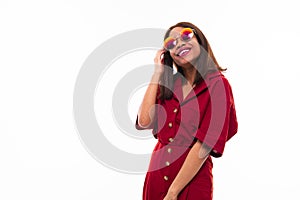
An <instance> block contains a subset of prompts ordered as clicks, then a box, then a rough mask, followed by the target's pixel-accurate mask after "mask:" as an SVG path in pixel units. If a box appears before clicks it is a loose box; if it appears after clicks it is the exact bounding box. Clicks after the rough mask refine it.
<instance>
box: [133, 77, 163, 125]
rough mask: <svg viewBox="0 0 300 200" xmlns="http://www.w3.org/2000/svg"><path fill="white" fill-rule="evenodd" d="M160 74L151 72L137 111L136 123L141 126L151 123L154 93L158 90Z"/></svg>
mask: <svg viewBox="0 0 300 200" xmlns="http://www.w3.org/2000/svg"><path fill="white" fill-rule="evenodd" d="M159 79H160V74H155V73H154V74H153V75H152V78H151V81H150V83H149V85H148V88H147V90H146V92H145V95H144V98H143V101H142V103H141V106H140V110H139V113H138V119H139V120H138V123H139V125H140V126H142V127H147V126H149V125H150V124H151V122H152V119H153V117H154V114H155V109H154V105H155V102H156V95H157V90H158V83H159Z"/></svg>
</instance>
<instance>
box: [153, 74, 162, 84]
mask: <svg viewBox="0 0 300 200" xmlns="http://www.w3.org/2000/svg"><path fill="white" fill-rule="evenodd" d="M161 75H162V73H158V72H154V73H153V74H152V78H151V82H152V83H158V82H159V81H160V77H161Z"/></svg>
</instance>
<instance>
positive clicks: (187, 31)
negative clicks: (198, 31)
mask: <svg viewBox="0 0 300 200" xmlns="http://www.w3.org/2000/svg"><path fill="white" fill-rule="evenodd" d="M180 36H181V39H182V40H183V41H188V40H190V39H192V38H193V36H194V32H193V30H192V29H191V28H184V29H182V31H181V33H180Z"/></svg>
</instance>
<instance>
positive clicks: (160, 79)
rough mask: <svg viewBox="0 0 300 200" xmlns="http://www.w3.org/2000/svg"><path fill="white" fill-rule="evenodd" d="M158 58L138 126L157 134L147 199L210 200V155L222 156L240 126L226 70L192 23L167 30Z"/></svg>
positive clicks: (149, 174) (148, 179)
mask: <svg viewBox="0 0 300 200" xmlns="http://www.w3.org/2000/svg"><path fill="white" fill-rule="evenodd" d="M154 62H155V70H154V73H153V75H152V79H151V82H150V84H149V85H148V88H147V90H146V93H145V95H144V99H143V101H142V103H141V106H140V110H139V113H138V117H137V121H136V128H137V129H153V134H154V137H155V138H157V139H158V142H157V144H156V146H155V148H154V151H153V154H152V157H151V161H150V165H149V169H148V172H147V174H146V178H145V183H144V190H143V200H183V199H185V200H186V199H189V200H194V199H195V200H196V199H197V200H198V199H199V200H200V199H201V200H211V199H212V196H213V195H212V194H213V180H212V177H213V176H212V167H213V164H212V159H211V156H213V157H220V156H222V154H223V151H224V147H225V143H226V142H227V141H228V140H229V139H230V138H231V137H232V136H233V135H235V133H236V132H237V127H238V124H237V119H236V112H235V106H234V100H233V94H232V90H231V86H230V84H229V82H228V80H227V79H226V78H225V77H224V75H223V74H222V71H225V69H222V68H221V67H220V66H219V65H218V63H217V60H216V59H215V57H214V54H213V52H212V50H211V47H210V45H209V43H208V41H207V39H206V37H205V36H204V35H203V33H202V32H201V31H200V29H199V28H198V27H196V26H195V25H194V24H192V23H189V22H180V23H178V24H176V25H174V26H172V27H170V28H169V29H168V31H167V32H166V34H165V38H164V48H163V49H161V50H158V52H157V54H156V57H155V59H154ZM174 68H175V69H174ZM175 72H177V73H175Z"/></svg>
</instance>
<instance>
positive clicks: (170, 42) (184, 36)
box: [164, 28, 194, 51]
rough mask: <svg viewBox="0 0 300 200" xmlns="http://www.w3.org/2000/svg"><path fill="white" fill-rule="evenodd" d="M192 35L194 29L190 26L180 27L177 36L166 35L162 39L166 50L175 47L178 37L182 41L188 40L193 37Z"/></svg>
mask: <svg viewBox="0 0 300 200" xmlns="http://www.w3.org/2000/svg"><path fill="white" fill-rule="evenodd" d="M193 36H194V30H193V29H191V28H184V29H182V30H181V31H180V34H179V36H177V37H176V38H174V37H167V38H166V39H165V40H164V48H165V49H166V50H167V51H170V50H172V49H173V48H174V47H176V45H177V40H178V38H180V39H181V41H183V42H188V41H190V40H191V39H192V38H193Z"/></svg>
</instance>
